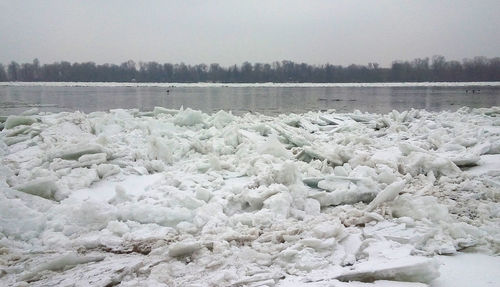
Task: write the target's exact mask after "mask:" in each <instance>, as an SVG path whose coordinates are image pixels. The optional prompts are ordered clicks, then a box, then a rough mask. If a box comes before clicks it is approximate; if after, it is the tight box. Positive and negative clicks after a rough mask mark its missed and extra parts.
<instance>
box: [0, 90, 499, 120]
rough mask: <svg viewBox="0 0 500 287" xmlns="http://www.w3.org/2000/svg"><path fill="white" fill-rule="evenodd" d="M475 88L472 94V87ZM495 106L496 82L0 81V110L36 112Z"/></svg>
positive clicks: (384, 109) (270, 112)
mask: <svg viewBox="0 0 500 287" xmlns="http://www.w3.org/2000/svg"><path fill="white" fill-rule="evenodd" d="M472 90H474V93H473V92H472ZM498 105H500V84H499V83H466V84H464V83H442V84H435V83H428V84H425V83H424V84H422V83H420V84H227V85H226V84H132V83H125V84H121V83H31V84H30V83H28V84H26V83H14V84H9V83H0V115H10V114H17V113H20V112H22V111H24V110H26V109H29V108H31V107H39V109H40V111H51V112H60V111H75V110H80V111H83V112H93V111H107V110H109V109H116V108H126V109H130V108H138V109H140V110H152V109H153V107H155V106H163V107H167V108H180V107H181V106H184V107H185V108H186V107H190V108H192V109H198V110H202V111H203V112H208V113H211V112H214V111H218V110H221V109H223V110H226V111H228V110H231V111H233V113H235V114H242V113H245V112H248V111H251V112H259V113H263V114H268V115H276V114H280V113H302V112H306V111H318V110H327V109H336V110H337V111H339V112H350V111H353V110H355V109H359V110H361V111H367V112H371V113H387V112H390V111H392V110H393V109H395V110H399V111H403V110H409V109H411V108H416V109H426V110H428V111H441V110H456V109H458V108H460V107H462V106H469V107H491V106H498Z"/></svg>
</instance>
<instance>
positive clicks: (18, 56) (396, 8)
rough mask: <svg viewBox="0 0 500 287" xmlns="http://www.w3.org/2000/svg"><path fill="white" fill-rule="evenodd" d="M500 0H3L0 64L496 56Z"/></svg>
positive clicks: (499, 41)
mask: <svg viewBox="0 0 500 287" xmlns="http://www.w3.org/2000/svg"><path fill="white" fill-rule="evenodd" d="M499 13H500V1H499V0H478V1H473V0H469V1H464V0H454V1H440V0H418V1H417V0H415V1H403V0H394V1H386V0H379V1H375V0H364V1H357V0H346V1H335V0H330V1H327V0H324V1H322V0H309V1H305V0H304V1H297V0H288V1H273V0H268V1H258V0H254V1H239V0H232V1H226V0H220V1H215V0H204V1H201V0H200V1H195V0H184V1H128V0H120V1H118V0H114V1H111V0H108V1H97V0H96V1H70V0H65V1H14V0H13V1H6V0H0V62H2V63H4V64H6V63H8V62H10V61H11V60H15V61H18V62H28V61H31V60H33V59H34V58H39V59H40V61H41V62H42V63H51V62H54V61H60V60H68V61H71V62H73V61H77V62H82V61H94V62H96V63H106V62H108V63H121V62H124V61H126V60H128V59H133V60H135V61H150V60H152V61H157V62H173V63H177V62H181V61H183V62H185V63H189V64H196V63H207V64H209V63H221V64H223V65H229V64H240V63H242V62H243V61H250V62H272V61H275V60H283V59H287V60H293V61H297V62H307V63H311V64H322V63H326V62H330V63H333V64H342V65H346V64H350V63H357V64H367V63H368V62H378V63H380V64H382V65H384V66H387V65H389V64H390V63H391V62H392V60H395V59H405V60H411V59H413V58H416V57H426V56H432V55H435V54H440V55H444V56H446V57H447V58H448V59H457V60H461V59H463V58H470V57H473V56H479V55H481V56H487V57H494V56H500V17H499V15H500V14H499Z"/></svg>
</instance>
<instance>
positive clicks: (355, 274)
mask: <svg viewBox="0 0 500 287" xmlns="http://www.w3.org/2000/svg"><path fill="white" fill-rule="evenodd" d="M437 277H439V264H438V262H437V261H436V260H434V259H433V258H427V257H421V256H410V257H405V258H398V259H392V260H369V261H365V262H362V263H359V264H356V265H354V266H353V269H352V270H349V271H346V272H345V273H344V274H342V275H340V276H337V277H336V279H338V280H340V281H362V282H373V281H375V280H395V281H409V282H422V283H429V282H431V281H432V280H433V279H436V278H437Z"/></svg>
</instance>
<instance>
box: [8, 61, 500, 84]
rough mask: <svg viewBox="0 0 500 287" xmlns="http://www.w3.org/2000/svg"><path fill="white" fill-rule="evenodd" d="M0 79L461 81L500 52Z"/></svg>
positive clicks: (20, 72) (51, 70) (54, 68)
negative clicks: (386, 63) (383, 61)
mask: <svg viewBox="0 0 500 287" xmlns="http://www.w3.org/2000/svg"><path fill="white" fill-rule="evenodd" d="M0 81H25V82H37V81H43V82H222V83H229V82H231V83H241V82H245V83H253V82H281V83H282V82H314V83H350V82H427V81H430V82H464V81H500V58H499V57H496V58H485V57H475V58H473V59H465V60H463V61H462V62H458V61H447V60H446V59H445V57H443V56H434V57H432V58H431V59H429V58H423V59H421V58H418V59H415V60H413V61H394V62H393V63H392V65H391V67H390V68H383V67H380V66H379V65H378V64H377V63H369V64H368V65H366V66H365V65H350V66H346V67H344V66H338V65H331V64H325V65H309V64H305V63H294V62H292V61H281V62H274V63H272V64H261V63H255V64H251V63H249V62H244V63H243V64H241V65H239V66H238V65H233V66H229V67H222V66H221V65H219V64H210V65H205V64H199V65H186V64H184V63H180V64H170V63H165V64H160V63H157V62H140V63H138V64H136V63H135V62H134V61H131V60H130V61H127V62H125V63H122V64H121V65H114V64H103V65H97V64H95V63H93V62H86V63H69V62H56V63H53V64H44V65H41V64H40V62H39V61H38V59H35V60H33V62H32V63H24V64H18V63H16V62H11V63H10V64H8V65H7V66H4V65H2V64H0Z"/></svg>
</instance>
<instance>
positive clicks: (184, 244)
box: [168, 240, 202, 257]
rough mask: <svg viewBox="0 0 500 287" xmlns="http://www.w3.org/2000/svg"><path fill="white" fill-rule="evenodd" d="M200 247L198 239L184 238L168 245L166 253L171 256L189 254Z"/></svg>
mask: <svg viewBox="0 0 500 287" xmlns="http://www.w3.org/2000/svg"><path fill="white" fill-rule="evenodd" d="M201 247H202V245H201V244H200V243H199V242H198V241H191V240H185V241H181V242H177V243H173V244H172V245H170V246H169V248H168V255H169V256H171V257H179V256H189V255H191V254H192V253H193V252H195V251H196V250H198V249H200V248H201Z"/></svg>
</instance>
